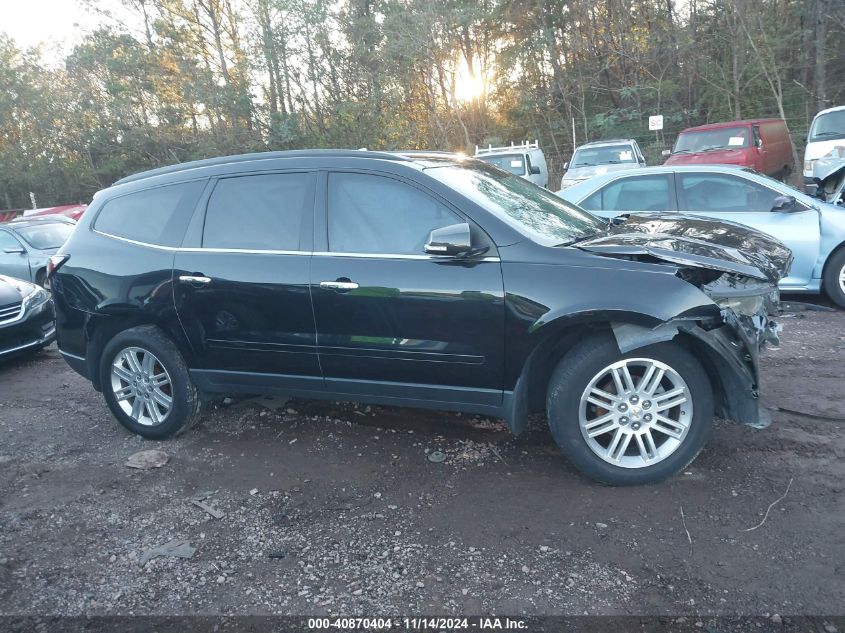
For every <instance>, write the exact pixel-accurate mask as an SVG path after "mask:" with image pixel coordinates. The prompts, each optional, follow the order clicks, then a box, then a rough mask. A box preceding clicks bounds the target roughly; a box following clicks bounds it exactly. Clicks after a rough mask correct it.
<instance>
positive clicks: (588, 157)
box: [569, 145, 637, 169]
mask: <svg viewBox="0 0 845 633" xmlns="http://www.w3.org/2000/svg"><path fill="white" fill-rule="evenodd" d="M636 162H637V159H636V158H634V150H633V149H631V146H630V145H602V146H601V147H579V148H578V149H577V150H575V155H574V156H572V163H571V164H570V165H569V168H570V169H571V168H573V167H591V166H593V165H616V164H618V163H636Z"/></svg>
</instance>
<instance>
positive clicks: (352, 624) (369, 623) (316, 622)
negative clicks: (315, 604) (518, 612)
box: [308, 617, 527, 631]
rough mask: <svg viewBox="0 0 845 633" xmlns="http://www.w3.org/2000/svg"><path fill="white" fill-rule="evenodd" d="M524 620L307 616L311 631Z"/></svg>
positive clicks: (511, 624)
mask: <svg viewBox="0 0 845 633" xmlns="http://www.w3.org/2000/svg"><path fill="white" fill-rule="evenodd" d="M526 626H527V623H526V622H525V621H524V620H520V619H515V618H499V617H476V618H437V617H401V618H308V628H309V629H310V630H320V629H323V630H332V629H334V630H385V629H405V630H409V631H444V630H445V631H458V630H472V629H476V630H482V631H493V630H511V631H520V630H524V629H525V628H526Z"/></svg>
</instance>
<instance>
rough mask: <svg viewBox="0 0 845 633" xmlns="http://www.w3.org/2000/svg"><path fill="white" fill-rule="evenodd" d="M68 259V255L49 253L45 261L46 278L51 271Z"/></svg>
mask: <svg viewBox="0 0 845 633" xmlns="http://www.w3.org/2000/svg"><path fill="white" fill-rule="evenodd" d="M69 259H70V255H51V256H50V259H49V261H48V262H47V279H49V278H50V277H52V276H53V273H54V272H56V271H57V270H58V269H59V268H61V267H62V266H63V265H64V263H65V262H66V261H67V260H69Z"/></svg>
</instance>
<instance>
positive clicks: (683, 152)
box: [672, 149, 692, 156]
mask: <svg viewBox="0 0 845 633" xmlns="http://www.w3.org/2000/svg"><path fill="white" fill-rule="evenodd" d="M676 154H692V150H691V149H679V150H677V151H675V152H672V156H675V155H676Z"/></svg>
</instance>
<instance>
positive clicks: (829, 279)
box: [822, 248, 845, 308]
mask: <svg viewBox="0 0 845 633" xmlns="http://www.w3.org/2000/svg"><path fill="white" fill-rule="evenodd" d="M822 282H823V283H824V291H825V292H826V293H827V296H828V297H830V300H831V301H833V302H834V303H835V304H836V305H838V306H839V307H840V308H845V248H842V249H840V250H839V252H838V253H836V254H835V255H834V256H833V257H831V258H830V261H829V262H828V263H827V266H825V271H824V279H823V280H822Z"/></svg>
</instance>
